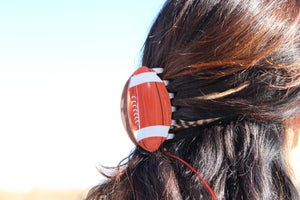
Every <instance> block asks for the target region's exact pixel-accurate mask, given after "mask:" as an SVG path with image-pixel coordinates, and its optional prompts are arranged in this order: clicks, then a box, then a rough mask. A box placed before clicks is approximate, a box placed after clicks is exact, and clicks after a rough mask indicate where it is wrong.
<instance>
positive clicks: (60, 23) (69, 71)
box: [0, 0, 164, 190]
mask: <svg viewBox="0 0 300 200" xmlns="http://www.w3.org/2000/svg"><path fill="white" fill-rule="evenodd" d="M163 3H164V0H143V1H141V0H130V1H123V0H114V1H104V0H98V1H96V0H86V1H79V0H72V1H69V0H51V1H50V0H47V1H46V0H35V1H34V0H28V1H21V0H10V1H1V2H0V27H1V29H0V135H1V140H0V157H1V159H2V160H1V166H0V177H1V179H0V189H1V188H8V189H15V190H27V189H31V188H34V187H51V188H71V187H89V186H92V185H94V184H96V183H97V182H98V181H99V180H100V179H101V176H100V175H98V173H97V171H96V169H95V163H100V164H103V165H107V166H113V165H116V164H117V163H118V162H119V161H120V160H121V159H122V158H124V157H125V156H127V155H128V154H129V152H130V150H131V149H132V148H133V147H134V146H133V144H131V142H130V140H129V138H127V135H126V133H125V130H124V129H123V127H122V124H121V118H120V112H119V102H120V97H121V91H122V87H123V85H124V83H125V82H126V80H127V78H128V77H129V75H130V74H131V73H132V72H133V70H134V69H135V68H137V67H139V65H140V57H141V49H142V46H143V42H144V40H145V38H146V35H147V33H148V31H149V28H150V26H151V24H152V22H153V20H154V18H155V16H156V15H157V13H158V11H159V9H160V8H161V6H162V5H163Z"/></svg>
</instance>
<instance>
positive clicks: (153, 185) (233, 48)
mask: <svg viewBox="0 0 300 200" xmlns="http://www.w3.org/2000/svg"><path fill="white" fill-rule="evenodd" d="M299 8H300V2H299V1H298V0H285V1H283V0H243V1H241V0H240V1H239V0H228V1H224V0H210V1H208V0H186V1H182V0H168V1H167V2H166V3H165V5H164V7H163V9H162V10H161V12H160V13H159V15H158V17H157V19H156V21H155V22H154V24H153V26H152V28H151V30H150V33H149V35H148V37H147V40H146V42H145V47H144V55H143V60H142V65H144V66H148V67H150V68H155V67H162V68H164V71H163V73H162V74H160V77H161V78H162V79H166V80H169V81H170V84H169V85H168V86H167V89H168V91H170V92H173V93H174V94H175V96H174V98H173V99H172V101H171V102H172V105H173V106H176V108H177V109H176V111H175V112H173V115H172V119H173V120H175V122H176V123H175V124H174V125H173V127H172V129H173V131H174V132H175V138H174V139H173V140H170V141H167V142H165V143H164V148H165V149H166V150H167V151H168V152H171V153H172V154H175V155H177V156H179V157H181V158H183V159H184V160H185V161H187V162H188V163H189V164H191V165H192V166H193V167H194V168H195V169H196V170H197V171H198V172H199V173H200V174H201V175H202V176H203V178H204V179H205V180H206V181H207V182H208V183H209V185H210V186H211V187H212V188H213V190H214V192H215V193H216V196H217V197H218V199H228V200H229V199H263V200H267V199H268V200H269V199H270V200H271V199H272V200H276V199H293V200H294V199H295V200H296V199H299V195H298V192H297V190H296V188H295V186H294V184H293V182H292V180H291V175H290V174H289V169H288V165H287V164H286V161H285V138H286V136H285V126H284V121H285V120H286V119H289V118H291V117H294V116H295V115H297V110H299V103H300V39H299V34H298V33H299V31H300V25H299V19H300V18H299ZM298 114H299V113H298ZM109 191H113V192H111V193H110V194H109V195H107V194H108V193H109ZM103 194H106V195H107V197H106V198H107V199H137V200H140V199H211V197H210V194H209V193H208V192H207V190H206V189H205V187H204V185H203V184H202V183H201V181H200V180H199V179H198V178H197V176H196V175H195V174H194V173H192V172H191V171H190V170H188V169H187V168H186V167H185V166H184V165H183V164H182V163H180V162H176V161H174V160H172V159H170V158H168V157H167V156H165V155H163V154H162V153H161V151H160V150H159V151H157V152H154V153H149V152H146V151H144V150H143V149H141V148H139V147H137V148H136V149H135V150H134V151H133V153H132V155H130V157H129V158H128V162H127V163H126V164H125V165H124V166H123V167H121V168H119V171H118V172H117V174H116V175H114V176H112V177H111V180H109V181H107V183H105V184H102V185H100V186H97V187H95V188H94V189H93V190H91V192H90V195H89V197H88V199H98V198H99V197H100V196H101V195H103Z"/></svg>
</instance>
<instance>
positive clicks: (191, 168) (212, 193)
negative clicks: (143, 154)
mask: <svg viewBox="0 0 300 200" xmlns="http://www.w3.org/2000/svg"><path fill="white" fill-rule="evenodd" d="M162 152H163V153H164V154H166V155H168V156H170V157H172V158H175V159H176V160H179V161H180V162H182V163H183V164H185V165H186V166H187V167H188V168H190V170H192V171H193V172H194V173H195V174H196V175H197V176H198V177H199V178H200V180H201V181H202V182H203V183H204V185H205V186H206V188H207V189H208V191H209V193H210V194H211V195H212V196H213V198H214V199H215V200H218V199H217V196H216V195H215V193H214V191H213V190H212V189H211V187H210V186H209V185H208V184H207V183H206V181H205V180H204V179H203V178H202V176H200V174H199V173H198V172H197V171H196V170H195V169H194V168H193V167H192V166H191V165H189V164H188V163H187V162H185V161H184V160H182V159H181V158H179V157H177V156H175V155H173V154H170V153H168V152H166V151H165V150H164V148H162Z"/></svg>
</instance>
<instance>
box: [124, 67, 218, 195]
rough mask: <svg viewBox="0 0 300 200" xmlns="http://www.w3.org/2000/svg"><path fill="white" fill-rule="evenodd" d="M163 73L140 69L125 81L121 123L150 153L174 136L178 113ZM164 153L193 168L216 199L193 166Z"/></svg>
mask: <svg viewBox="0 0 300 200" xmlns="http://www.w3.org/2000/svg"><path fill="white" fill-rule="evenodd" d="M162 71H163V68H148V67H144V66H143V67H140V68H138V69H137V70H136V71H135V72H134V73H133V74H132V75H131V77H130V78H129V79H128V81H127V82H126V84H125V86H124V89H123V93H122V97H121V116H122V122H123V125H124V127H125V129H126V132H127V134H128V136H129V138H130V139H131V140H132V142H133V143H134V144H135V145H139V146H140V147H142V148H143V149H145V150H146V151H149V152H155V151H156V150H158V149H159V147H160V146H161V145H162V144H163V142H164V141H165V140H166V139H172V138H173V137H174V135H173V134H170V133H169V129H170V127H171V125H172V111H174V110H175V107H172V106H171V100H170V99H171V98H173V94H172V93H170V94H169V93H168V91H167V88H166V85H167V84H168V82H167V81H163V80H161V79H160V78H159V76H158V75H157V73H162ZM162 152H163V153H164V154H165V155H167V156H169V157H171V158H174V159H176V160H178V161H180V162H182V163H183V164H184V165H186V166H187V167H188V168H190V169H191V170H192V171H193V172H194V173H195V174H196V175H197V176H198V177H199V178H200V180H201V181H202V182H203V183H204V185H205V187H206V188H207V189H208V191H209V192H210V194H211V195H212V196H213V198H214V199H215V200H217V197H216V195H215V193H214V191H213V190H212V189H211V187H210V186H209V185H208V184H207V183H206V181H205V180H204V179H203V178H202V177H201V175H200V174H199V173H198V172H197V171H196V170H195V169H194V168H193V167H192V166H191V165H189V164H188V163H187V162H185V161H184V160H182V159H181V158H179V157H177V156H175V155H173V154H170V153H168V152H166V151H165V150H164V149H163V148H162Z"/></svg>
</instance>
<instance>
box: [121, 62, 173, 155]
mask: <svg viewBox="0 0 300 200" xmlns="http://www.w3.org/2000/svg"><path fill="white" fill-rule="evenodd" d="M162 70H163V69H162V68H154V69H151V68H148V67H140V68H138V69H137V70H136V71H135V72H134V73H133V74H132V76H131V77H130V78H129V80H128V81H127V82H126V84H125V87H124V89H123V93H122V97H121V116H122V121H123V125H124V127H125V129H126V132H127V134H128V136H129V138H130V139H131V140H132V142H133V143H134V144H136V145H139V146H141V147H142V148H143V149H145V150H146V151H149V152H154V151H156V150H157V149H158V148H159V147H160V146H161V144H162V143H163V142H164V141H165V140H166V139H171V138H172V137H173V135H172V134H169V129H170V126H171V124H172V106H171V101H170V95H169V93H168V91H167V88H166V85H165V82H164V81H162V80H161V79H160V78H159V76H158V75H157V73H161V72H162Z"/></svg>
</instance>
